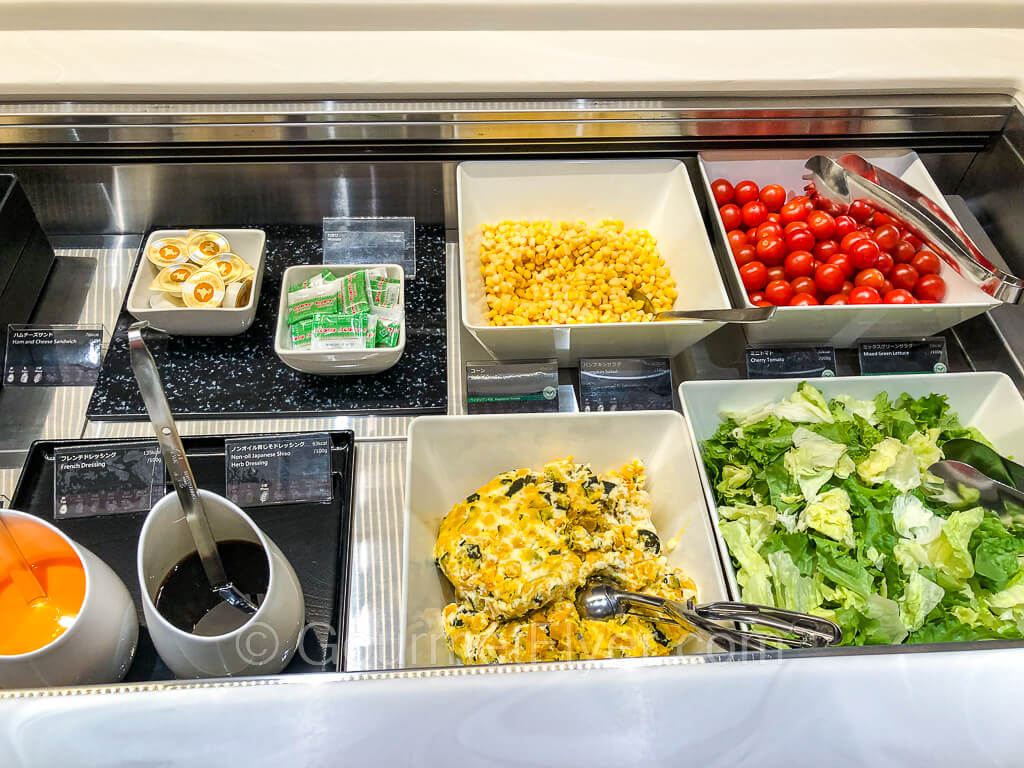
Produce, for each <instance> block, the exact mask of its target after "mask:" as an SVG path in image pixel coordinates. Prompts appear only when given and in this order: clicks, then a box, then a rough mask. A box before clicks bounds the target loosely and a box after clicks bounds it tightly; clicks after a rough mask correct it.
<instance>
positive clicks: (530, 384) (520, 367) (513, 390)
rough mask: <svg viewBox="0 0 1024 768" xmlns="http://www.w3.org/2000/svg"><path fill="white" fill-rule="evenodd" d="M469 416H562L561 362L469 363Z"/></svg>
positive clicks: (467, 397)
mask: <svg viewBox="0 0 1024 768" xmlns="http://www.w3.org/2000/svg"><path fill="white" fill-rule="evenodd" d="M466 407H467V410H468V411H469V413H538V412H539V413H558V410H559V409H558V363H557V362H556V361H554V360H541V361H537V362H516V363H499V362H495V361H492V360H484V361H480V362H472V363H467V364H466Z"/></svg>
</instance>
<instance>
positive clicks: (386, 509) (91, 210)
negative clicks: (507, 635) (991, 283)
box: [0, 94, 1024, 700]
mask: <svg viewBox="0 0 1024 768" xmlns="http://www.w3.org/2000/svg"><path fill="white" fill-rule="evenodd" d="M872 147H875V148H880V147H900V148H908V149H913V150H915V151H917V152H918V153H919V154H920V155H921V157H922V159H923V160H924V163H925V165H926V166H927V168H928V170H929V172H930V174H931V175H932V176H933V177H934V178H935V180H936V182H937V184H938V186H939V187H940V189H942V191H943V192H944V193H945V194H946V195H947V196H953V197H955V198H956V199H958V200H959V201H960V202H961V203H962V206H961V208H962V210H965V211H967V212H968V213H969V214H970V215H971V217H970V218H971V222H970V223H973V224H974V225H976V226H977V227H978V228H979V229H980V230H981V231H982V234H983V235H985V236H987V238H988V239H989V240H990V241H991V242H992V243H994V245H995V247H996V249H997V251H998V253H999V254H1000V255H1001V256H1002V257H1003V259H1005V264H1004V265H1003V266H1005V267H1006V268H1007V271H1009V272H1012V273H1015V274H1018V275H1020V274H1024V245H1022V244H1024V220H1022V219H1020V217H1019V216H1017V215H1016V214H1017V211H1016V207H1015V198H1014V195H1013V190H1016V189H1019V188H1020V187H1021V186H1022V185H1024V160H1022V157H1024V114H1022V113H1021V112H1020V111H1019V110H1018V108H1017V107H1016V105H1015V103H1014V101H1013V100H1012V99H1011V98H1010V97H1007V96H1002V95H999V94H956V95H952V94H948V95H943V94H939V95H934V96H921V95H885V96H857V97H838V96H837V97H808V98H803V99H790V98H787V99H785V100H782V99H773V98H770V97H766V98H759V99H732V98H724V97H714V96H708V97H704V98H699V99H689V98H674V97H666V98H629V99H571V98H566V99H554V100H552V99H523V100H511V101H508V100H506V101H497V100H486V99H482V100H477V101H472V100H468V101H467V100H461V101H457V102H456V101H451V102H444V101H345V102H343V101H309V102H287V103H284V102H282V103H248V102H236V103H223V102H221V103H159V104H157V103H151V102H148V103H147V102H119V103H99V102H92V103H89V102H62V103H52V104H47V103H8V104H0V172H12V171H13V172H15V173H17V174H18V177H19V179H20V180H21V181H22V183H23V184H24V187H25V190H26V193H27V195H28V197H29V198H30V200H31V202H32V204H33V206H34V208H35V211H36V214H37V216H38V218H39V220H40V222H41V224H42V226H43V228H44V230H45V231H46V232H47V234H48V235H49V236H50V237H51V239H52V240H53V242H54V245H55V247H56V248H57V250H58V256H59V257H60V258H61V259H62V260H63V264H62V265H60V266H61V268H62V272H61V273H60V274H61V276H60V278H59V279H58V280H57V281H56V283H55V284H54V285H51V286H49V287H48V293H47V294H44V300H43V301H44V303H43V304H41V305H40V307H39V308H38V310H37V312H40V313H42V314H43V315H44V316H45V317H46V320H45V321H46V322H61V321H64V322H76V321H77V319H78V318H77V317H76V318H75V319H71V320H66V319H65V320H62V319H61V318H60V311H61V308H60V306H59V302H60V301H62V300H64V301H65V302H67V297H68V296H72V297H74V296H79V298H80V301H79V303H78V305H76V306H78V308H79V309H80V310H81V312H82V313H90V312H91V313H93V315H96V314H99V315H102V314H103V313H104V312H108V313H109V312H110V311H111V310H112V309H113V311H115V312H116V309H117V308H118V307H119V305H120V302H121V299H122V294H120V293H118V291H119V290H120V291H123V290H124V287H123V286H122V287H121V288H117V287H116V286H113V285H103V284H102V283H103V280H102V279H99V278H100V277H101V271H102V270H99V271H98V270H96V269H95V268H94V273H93V274H91V275H90V277H89V285H88V290H87V291H85V290H79V291H78V293H76V286H77V283H74V280H75V279H78V278H76V275H78V276H80V275H81V274H82V271H83V270H84V271H88V265H87V264H86V262H85V261H82V260H83V259H85V260H88V259H92V260H93V262H95V263H96V264H100V265H107V266H108V267H111V268H112V266H113V265H115V264H116V263H119V262H117V261H116V260H117V259H118V258H123V255H119V254H121V253H122V251H124V252H132V253H134V249H135V248H136V247H137V243H138V238H139V237H140V236H141V235H142V234H143V233H145V232H146V231H148V229H149V226H150V225H151V224H152V223H153V222H178V223H183V222H190V221H204V222H205V221H209V220H210V219H211V216H212V215H213V214H215V215H216V217H217V218H218V219H219V220H222V221H230V222H232V223H234V224H241V225H253V226H260V225H262V224H266V223H289V224H307V225H311V224H316V225H319V224H320V223H321V222H322V220H323V218H324V217H325V216H352V217H367V216H414V217H416V220H417V222H423V223H426V224H434V225H443V226H444V228H445V230H446V239H447V247H446V258H447V274H446V278H445V279H446V290H447V316H446V317H445V318H444V320H443V326H442V327H443V330H444V332H446V333H447V336H448V340H449V343H448V388H449V389H448V402H449V406H448V408H449V413H451V414H459V413H464V412H465V395H466V393H465V391H464V390H465V384H464V377H463V375H462V372H463V370H464V367H465V363H466V361H469V360H476V359H485V358H486V357H487V354H486V352H484V351H483V350H482V349H481V348H480V347H479V345H478V344H477V342H476V341H475V340H474V339H473V338H472V337H471V336H470V335H469V334H468V333H466V332H465V331H464V329H463V327H462V325H461V322H460V317H459V298H458V282H459V281H458V270H459V263H460V260H459V253H458V243H457V240H458V238H457V234H456V227H457V221H456V201H455V168H456V166H457V164H458V163H459V162H461V161H463V160H471V159H481V158H490V159H503V158H507V159H523V158H529V159H538V158H610V157H660V158H674V159H679V160H682V161H683V162H684V163H685V165H686V167H687V171H688V173H689V174H690V177H691V181H693V182H694V184H695V187H697V188H698V189H700V184H699V173H698V172H697V169H696V153H697V152H698V151H701V150H710V149H759V148H763V149H765V150H769V151H770V150H771V149H773V148H780V149H781V148H785V149H803V148H806V149H807V150H808V156H810V155H812V154H820V153H821V152H822V151H828V152H833V151H839V150H843V149H856V148H872ZM698 200H699V202H700V205H701V207H702V215H703V216H704V217H705V221H706V222H707V221H709V219H708V211H707V209H706V201H705V200H704V199H703V197H702V196H701V195H700V194H698ZM951 204H952V203H951ZM954 207H956V206H954ZM959 213H960V211H959V210H958V215H959ZM961 220H962V221H963V218H961ZM965 228H969V227H968V222H965ZM969 234H971V236H972V237H973V238H975V240H976V241H977V240H978V237H977V233H976V232H974V231H971V232H969ZM716 256H717V258H718V259H719V261H721V259H723V258H727V255H725V254H722V253H716ZM76 259H78V260H79V261H75V260H76ZM94 267H95V265H94ZM76 269H78V270H79V271H77V272H76ZM115 271H116V270H115ZM62 280H64V281H65V282H63V283H62V282H61V281H62ZM51 282H53V281H51ZM77 287H78V288H81V286H77ZM60 297H63V299H61V298H60ZM732 298H733V300H734V301H735V299H736V297H732ZM71 303H72V304H73V303H74V302H71ZM946 339H947V343H948V344H949V345H950V358H951V365H953V366H957V368H956V369H958V370H971V369H979V370H1002V371H1004V372H1006V373H1007V374H1009V375H1010V376H1011V378H1012V379H1013V381H1014V383H1015V384H1016V385H1017V386H1018V388H1024V366H1022V364H1021V359H1024V316H1022V315H1021V314H1020V313H1019V312H1018V311H1017V308H1016V307H999V308H998V309H996V310H994V311H993V312H991V313H990V314H988V315H982V316H980V317H978V318H975V319H973V320H971V321H968V322H965V323H962V324H961V325H959V326H956V327H955V328H954V329H953V330H952V331H950V332H948V333H947V335H946ZM744 356H745V344H744V343H743V337H742V334H741V333H738V332H735V331H734V329H731V328H724V329H722V330H721V331H720V332H718V333H716V334H714V335H713V336H711V337H709V339H708V340H706V341H705V342H701V343H700V344H699V345H697V346H696V347H695V348H694V349H693V350H692V351H689V350H688V351H687V352H684V353H683V354H682V355H679V356H677V357H676V358H673V359H672V361H671V367H672V371H673V378H674V379H676V380H683V379H694V378H696V379H700V378H705V379H713V378H722V377H723V376H724V377H734V376H736V375H742V373H740V372H741V371H742V367H743V365H744ZM85 394H87V393H83V394H82V396H85ZM5 397H7V396H6V394H5V395H4V396H3V397H0V427H4V426H7V427H10V426H11V425H12V424H13V425H14V426H15V427H16V429H13V430H12V434H14V436H15V438H16V439H15V440H14V441H13V442H12V443H4V444H3V445H0V493H3V494H5V495H7V496H10V494H11V491H12V490H13V488H14V486H15V485H16V482H17V477H18V467H20V465H21V459H22V458H23V456H24V454H25V452H27V448H28V446H29V445H30V444H31V442H33V441H34V440H39V439H62V438H89V439H97V440H102V439H130V438H133V437H137V436H142V435H144V434H145V433H144V432H140V431H139V428H140V425H138V424H131V423H128V424H125V423H97V422H88V421H87V420H86V419H85V416H84V413H85V411H84V406H83V405H82V404H81V403H80V402H79V401H78V400H75V399H74V394H73V393H72V395H71V396H69V395H68V393H65V392H54V393H53V394H52V398H53V400H52V401H49V402H43V403H42V404H39V403H37V404H35V405H34V409H35V410H34V411H33V412H32V413H30V414H28V416H25V417H24V418H21V420H17V419H15V414H14V409H15V408H16V407H17V404H16V403H14V402H13V401H9V400H8V401H5V399H4V398H5ZM69 397H70V398H71V399H68V398H69ZM62 398H63V399H62ZM86 402H87V397H86ZM37 416H38V418H36V417H37ZM410 421H411V419H410V418H409V417H405V416H375V415H369V416H358V415H357V416H338V417H317V416H310V417H301V418H282V419H277V420H272V419H262V420H253V419H249V420H246V419H232V420H224V421H220V422H217V423H216V424H211V422H209V421H205V422H204V421H192V422H184V425H185V426H184V429H185V431H186V432H189V433H191V434H222V433H225V434H227V433H230V434H248V433H254V432H285V431H290V432H297V431H323V430H337V429H352V430H353V431H354V432H355V435H356V451H357V461H356V479H355V482H356V491H355V493H356V502H355V504H354V512H353V516H354V519H353V523H352V553H353V554H352V563H351V569H352V574H353V576H354V577H353V578H350V579H349V585H350V586H349V593H348V596H347V597H348V607H347V610H348V618H349V620H350V622H351V620H352V619H353V618H355V617H358V621H359V622H360V623H359V626H360V627H362V628H363V629H364V631H360V632H356V633H351V636H350V637H349V639H348V641H347V644H346V649H345V651H346V652H345V654H344V655H345V658H346V666H347V671H346V672H339V673H331V674H327V675H324V674H318V675H316V676H315V681H308V682H307V681H305V680H304V676H301V675H300V676H296V677H292V678H291V679H288V680H283V679H281V678H271V679H263V680H258V681H257V680H223V681H213V682H209V683H204V684H203V685H211V686H218V687H219V686H229V687H230V686H240V687H245V686H252V685H254V684H259V685H287V686H294V685H304V684H310V685H312V684H316V685H322V684H323V683H324V678H325V677H328V678H330V682H338V683H341V682H357V681H365V680H370V679H390V678H395V677H408V678H416V677H434V676H450V675H490V674H507V673H510V672H512V673H515V672H529V671H531V670H536V669H538V668H545V669H596V668H601V667H604V666H608V665H620V666H621V665H622V664H629V665H636V666H637V667H649V666H659V665H685V664H705V663H709V662H724V661H736V660H743V659H749V658H751V655H750V654H709V655H698V656H681V657H659V658H649V659H631V660H615V661H586V662H555V663H548V664H543V665H508V666H504V667H501V668H497V667H458V668H445V669H436V670H416V669H408V670H401V669H396V665H397V659H398V650H399V646H400V643H401V638H400V637H398V632H399V627H398V621H397V619H396V616H397V615H398V613H399V612H400V610H401V606H400V605H399V596H400V591H401V581H402V579H401V558H402V551H401V542H400V535H401V524H400V523H401V515H402V506H403V505H402V492H403V488H402V484H403V482H404V481H403V477H404V465H405V441H406V437H405V436H406V433H407V430H408V426H409V423H410ZM146 426H148V425H145V424H143V425H142V427H146ZM1022 645H1024V643H1022V642H1018V641H991V642H985V643H967V644H961V645H959V646H958V649H959V650H963V651H968V650H980V649H990V648H1005V647H1020V646H1022ZM937 650H949V647H948V646H914V647H886V648H868V647H861V648H838V649H827V650H810V651H786V652H784V653H785V656H786V658H800V657H805V656H816V655H822V654H837V653H838V654H850V655H861V654H877V653H922V652H925V653H927V652H931V651H937ZM759 657H760V656H759ZM189 685H195V684H194V683H188V682H181V683H177V682H167V683H159V684H132V685H121V686H114V687H104V688H96V689H89V690H94V691H95V692H109V691H110V690H114V689H116V690H117V691H152V690H169V689H177V688H179V687H181V686H189ZM70 692H72V691H70V690H61V689H45V690H39V691H31V692H3V691H0V700H2V699H4V698H9V697H19V698H20V697H26V696H51V695H62V694H65V693H70ZM73 692H74V693H76V694H80V693H82V692H84V691H82V690H80V689H74V690H73Z"/></svg>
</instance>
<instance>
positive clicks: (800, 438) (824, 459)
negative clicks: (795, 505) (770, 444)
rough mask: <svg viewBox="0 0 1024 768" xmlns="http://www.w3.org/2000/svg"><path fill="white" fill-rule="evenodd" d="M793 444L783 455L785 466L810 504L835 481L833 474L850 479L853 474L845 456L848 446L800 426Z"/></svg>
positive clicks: (850, 463)
mask: <svg viewBox="0 0 1024 768" xmlns="http://www.w3.org/2000/svg"><path fill="white" fill-rule="evenodd" d="M793 445H794V447H793V448H792V449H790V450H789V451H787V452H786V453H785V455H784V456H783V466H784V467H785V469H786V471H787V472H788V473H789V474H790V476H791V477H792V478H793V479H794V480H796V482H797V484H798V485H799V486H800V493H801V494H802V495H803V497H804V498H805V499H807V500H808V501H810V500H811V499H813V498H814V497H815V496H816V495H817V493H818V491H819V490H820V489H821V487H822V486H823V485H825V483H827V482H828V481H829V480H831V479H832V475H833V474H835V475H837V476H839V477H849V475H850V473H851V472H852V471H853V460H852V459H850V457H849V456H847V455H846V446H845V445H843V444H842V443H837V442H834V441H832V440H829V439H828V438H827V437H822V436H821V435H819V434H818V433H817V432H812V431H811V430H809V429H806V428H804V427H798V428H797V429H796V430H795V431H794V432H793Z"/></svg>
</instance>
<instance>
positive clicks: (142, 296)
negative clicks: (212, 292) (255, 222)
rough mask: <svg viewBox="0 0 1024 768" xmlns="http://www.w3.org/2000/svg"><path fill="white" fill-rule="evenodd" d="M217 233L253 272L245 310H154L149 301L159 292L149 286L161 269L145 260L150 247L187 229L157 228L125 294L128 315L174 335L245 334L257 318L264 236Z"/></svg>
mask: <svg viewBox="0 0 1024 768" xmlns="http://www.w3.org/2000/svg"><path fill="white" fill-rule="evenodd" d="M209 231H211V232H219V233H220V234H222V235H224V237H226V238H227V239H228V242H229V243H231V252H232V253H234V254H235V255H237V256H238V257H239V258H240V259H242V260H243V261H244V262H245V263H246V264H248V265H249V266H250V267H252V268H253V269H254V270H255V274H254V275H253V278H252V292H251V294H250V296H249V302H248V303H247V304H246V305H245V306H244V307H214V308H212V309H205V308H200V307H175V308H174V309H153V308H152V307H150V306H149V299H150V297H152V296H153V295H154V294H156V293H160V291H154V290H150V287H149V286H150V284H151V283H152V282H153V279H154V278H155V277H156V276H157V274H158V273H159V272H160V269H159V268H158V267H157V266H156V265H155V264H154V263H153V262H151V261H150V260H149V259H148V258H146V252H147V251H148V250H149V244H150V243H151V242H153V241H154V240H157V239H159V238H161V237H181V238H184V237H185V235H186V234H187V230H184V229H158V230H156V231H154V232H152V233H151V234H150V236H149V237H148V238H147V239H146V244H145V246H143V248H142V256H140V257H139V268H138V269H137V270H136V271H135V280H134V281H132V287H131V289H130V290H129V291H128V303H127V309H128V313H129V314H130V315H131V316H132V317H134V318H135V319H136V320H148V321H149V323H150V325H152V326H153V327H154V328H158V329H160V330H162V331H166V332H167V333H170V334H173V335H175V336H237V335H238V334H240V333H244V332H245V331H246V330H247V329H248V328H249V326H250V325H252V321H253V319H254V318H255V317H256V307H257V306H258V305H259V301H260V289H261V288H262V287H263V263H264V258H265V253H264V252H265V249H266V244H267V235H266V233H265V232H264V231H263V230H262V229H211V230H209Z"/></svg>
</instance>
